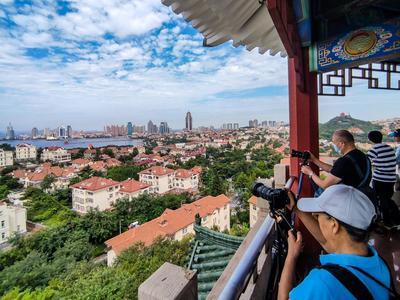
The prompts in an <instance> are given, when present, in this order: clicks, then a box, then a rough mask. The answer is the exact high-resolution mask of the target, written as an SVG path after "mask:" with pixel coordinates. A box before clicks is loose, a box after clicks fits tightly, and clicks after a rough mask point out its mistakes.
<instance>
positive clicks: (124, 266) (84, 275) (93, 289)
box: [0, 239, 189, 300]
mask: <svg viewBox="0 0 400 300" xmlns="http://www.w3.org/2000/svg"><path fill="white" fill-rule="evenodd" d="M188 249H189V239H184V240H183V241H180V242H177V241H170V240H161V239H159V240H158V241H156V242H155V243H154V244H153V245H152V246H150V247H144V246H143V245H142V244H136V245H134V246H132V247H131V248H129V249H128V250H127V251H125V252H123V253H122V255H121V256H120V257H119V258H118V261H117V264H116V266H115V267H112V268H109V267H106V266H104V265H101V264H94V263H92V262H87V261H81V262H80V263H76V262H74V261H73V259H71V258H70V260H69V261H67V259H66V258H63V259H64V261H61V259H60V258H57V259H56V260H54V261H53V262H52V263H51V264H46V263H44V261H42V263H43V265H44V266H46V268H47V269H44V270H41V271H43V272H46V273H44V274H41V273H39V270H37V271H36V270H34V269H33V268H31V266H32V267H33V266H36V267H37V266H38V265H40V260H42V259H43V258H42V257H41V256H40V255H39V254H36V253H35V254H33V255H30V256H29V261H30V264H29V265H28V266H27V268H26V270H27V271H28V272H26V274H25V275H23V276H17V275H14V277H16V278H14V277H13V278H8V277H7V275H11V274H9V273H7V274H5V275H3V276H1V274H2V273H3V272H2V273H0V278H1V279H5V280H6V283H4V282H3V283H1V285H0V288H3V286H6V284H7V283H10V282H11V280H19V281H21V283H19V281H18V284H17V285H14V287H13V289H10V287H9V288H8V290H9V292H8V293H7V294H6V295H5V296H4V297H3V298H2V299H4V300H11V299H68V300H69V299H71V300H73V299H77V300H78V299H115V300H117V299H118V300H119V299H137V291H138V288H139V285H140V284H141V283H142V282H143V281H145V280H146V279H147V278H148V277H149V276H150V275H151V274H152V273H153V272H155V271H156V270H157V269H158V268H159V267H160V266H161V265H162V264H163V263H164V262H171V263H173V264H176V265H180V266H183V265H184V264H185V259H186V256H187V252H188ZM61 257H62V256H61ZM60 262H63V263H65V265H63V266H61V265H56V264H59V263H60ZM21 263H22V262H21ZM18 265H19V264H18ZM56 267H58V270H60V271H61V272H62V273H60V272H55V271H54V269H55V268H56ZM16 268H18V267H16ZM15 271H16V270H15ZM14 274H18V273H14ZM50 274H52V275H53V278H50V277H49V275H50ZM28 278H29V279H31V280H32V281H33V282H34V283H33V284H30V283H29V281H27V280H26V279H28ZM15 282H17V281H15ZM34 288H36V290H35V289H34Z"/></svg>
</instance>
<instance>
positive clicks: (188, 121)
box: [185, 111, 193, 131]
mask: <svg viewBox="0 0 400 300" xmlns="http://www.w3.org/2000/svg"><path fill="white" fill-rule="evenodd" d="M185 119H186V120H185V121H186V130H188V131H192V129H193V120H192V114H191V113H190V111H188V112H187V113H186V118H185Z"/></svg>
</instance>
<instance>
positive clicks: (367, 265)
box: [289, 246, 390, 300]
mask: <svg viewBox="0 0 400 300" xmlns="http://www.w3.org/2000/svg"><path fill="white" fill-rule="evenodd" d="M369 248H370V249H371V251H372V253H373V255H372V256H369V257H365V256H359V255H352V254H327V255H321V256H320V262H321V265H325V264H337V265H340V266H342V267H346V268H347V269H348V270H350V271H351V272H353V274H355V275H356V276H357V277H358V278H359V279H360V280H361V281H362V283H363V284H364V285H365V286H366V287H368V289H369V291H370V292H371V294H372V296H373V297H374V299H376V300H387V299H389V292H388V291H387V290H385V289H384V288H383V287H381V286H380V285H378V284H377V283H375V282H374V281H373V280H372V279H369V278H368V277H366V276H365V275H364V274H362V273H360V272H358V271H357V270H355V269H353V268H351V267H349V266H356V267H359V268H360V269H362V270H364V271H366V272H367V273H368V274H370V275H371V276H373V277H374V278H376V279H377V280H379V281H380V282H382V283H383V284H385V285H386V286H387V287H390V273H389V270H388V269H387V267H386V264H385V263H384V262H383V261H382V259H381V258H380V257H379V255H378V253H377V252H376V250H375V249H374V248H373V247H371V246H370V247H369ZM289 299H290V300H300V299H301V300H307V299H318V300H342V299H343V300H353V299H356V298H355V297H354V296H353V295H352V294H351V293H350V292H349V291H348V290H347V289H346V288H345V287H344V286H343V285H342V284H341V283H340V282H339V281H338V280H337V279H336V278H335V277H333V275H331V274H330V273H329V272H328V271H326V270H322V269H313V270H312V271H311V272H310V274H308V276H307V277H306V278H304V280H303V281H302V282H301V283H300V284H299V285H298V286H297V287H295V288H294V289H293V290H292V291H291V292H290V294H289Z"/></svg>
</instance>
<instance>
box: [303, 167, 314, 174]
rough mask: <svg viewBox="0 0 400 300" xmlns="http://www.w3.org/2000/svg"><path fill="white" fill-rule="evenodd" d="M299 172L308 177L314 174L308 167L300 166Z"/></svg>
mask: <svg viewBox="0 0 400 300" xmlns="http://www.w3.org/2000/svg"><path fill="white" fill-rule="evenodd" d="M301 172H302V173H303V174H305V175H307V176H310V175H311V174H312V173H314V171H313V170H311V168H310V167H309V166H302V167H301Z"/></svg>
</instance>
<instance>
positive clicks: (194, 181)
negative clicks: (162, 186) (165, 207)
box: [174, 169, 200, 192]
mask: <svg viewBox="0 0 400 300" xmlns="http://www.w3.org/2000/svg"><path fill="white" fill-rule="evenodd" d="M174 175H175V177H174V188H175V189H179V190H182V191H188V192H197V190H198V187H199V179H200V174H199V173H198V172H195V171H193V170H185V169H177V170H176V171H175V174H174Z"/></svg>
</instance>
